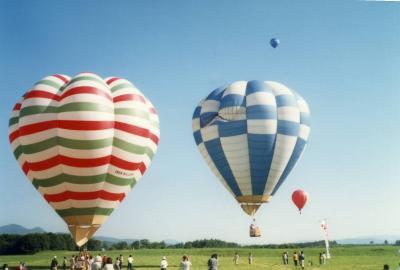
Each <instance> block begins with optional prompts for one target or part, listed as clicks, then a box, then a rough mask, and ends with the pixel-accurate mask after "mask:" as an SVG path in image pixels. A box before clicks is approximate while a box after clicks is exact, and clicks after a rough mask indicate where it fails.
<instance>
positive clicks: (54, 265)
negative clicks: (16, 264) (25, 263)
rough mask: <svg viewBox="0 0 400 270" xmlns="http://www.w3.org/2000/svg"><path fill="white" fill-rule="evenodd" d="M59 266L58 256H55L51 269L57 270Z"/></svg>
mask: <svg viewBox="0 0 400 270" xmlns="http://www.w3.org/2000/svg"><path fill="white" fill-rule="evenodd" d="M57 266H58V261H57V256H54V257H53V259H52V260H51V263H50V269H51V270H57ZM20 268H22V263H20Z"/></svg>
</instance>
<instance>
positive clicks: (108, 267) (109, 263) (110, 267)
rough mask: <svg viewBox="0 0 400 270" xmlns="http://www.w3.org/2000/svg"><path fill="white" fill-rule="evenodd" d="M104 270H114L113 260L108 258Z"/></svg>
mask: <svg viewBox="0 0 400 270" xmlns="http://www.w3.org/2000/svg"><path fill="white" fill-rule="evenodd" d="M103 270H114V266H113V263H112V259H111V258H110V257H108V258H107V260H106V263H105V264H104V266H103Z"/></svg>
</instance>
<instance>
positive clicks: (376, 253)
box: [0, 246, 400, 270]
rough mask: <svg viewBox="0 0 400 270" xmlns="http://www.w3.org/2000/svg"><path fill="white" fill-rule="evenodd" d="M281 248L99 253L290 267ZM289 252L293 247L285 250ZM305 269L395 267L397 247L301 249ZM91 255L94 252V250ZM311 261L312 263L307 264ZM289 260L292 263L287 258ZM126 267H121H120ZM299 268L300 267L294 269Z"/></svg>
mask: <svg viewBox="0 0 400 270" xmlns="http://www.w3.org/2000/svg"><path fill="white" fill-rule="evenodd" d="M236 251H237V252H238V253H239V255H240V263H239V265H238V266H235V265H233V261H232V260H233V255H234V253H235V252H236ZM283 251H284V250H283V249H245V248H241V249H186V250H184V249H158V250H135V251H129V250H125V251H106V252H102V255H107V256H111V257H112V258H113V259H115V257H117V256H118V255H119V254H123V255H124V264H125V265H126V259H127V258H128V255H129V254H132V255H133V257H134V259H135V264H134V265H135V269H153V270H154V269H159V263H160V260H161V257H162V256H167V260H168V263H169V264H170V267H169V269H178V268H179V267H178V266H179V263H180V259H181V257H182V255H184V254H186V255H188V256H189V257H190V260H191V262H192V264H193V266H192V270H200V269H207V266H206V264H207V260H208V258H209V256H210V254H212V253H218V256H219V264H220V267H219V269H220V270H228V269H237V270H239V269H240V270H250V269H251V270H258V269H271V270H283V269H285V270H292V269H295V268H294V267H293V264H291V265H289V266H284V265H282V260H281V254H282V252H283ZM288 251H289V254H290V255H291V254H292V252H293V250H288ZM303 251H304V253H305V255H306V269H310V270H312V269H321V270H322V269H325V270H357V269H360V270H381V269H382V268H383V265H384V264H389V265H390V269H397V267H398V264H399V262H400V256H399V254H398V248H397V247H392V246H355V247H336V248H332V249H331V253H332V259H330V260H328V263H327V264H326V265H323V266H319V265H318V254H319V252H320V251H323V249H322V248H305V249H303ZM249 252H252V253H253V259H254V263H253V265H248V264H247V255H248V253H249ZM72 254H75V253H74V252H70V251H57V252H53V251H46V252H40V253H38V254H35V255H24V256H21V255H14V256H0V265H3V264H4V263H8V264H9V266H10V268H11V269H15V268H14V266H17V265H18V262H19V261H24V262H26V264H27V265H28V269H49V265H50V260H51V258H52V256H54V255H57V258H58V259H59V262H60V261H62V258H63V257H64V256H66V257H67V258H68V259H69V258H70V257H71V255H72ZM93 254H94V255H96V254H97V253H96V252H94V253H93ZM310 260H312V261H313V263H314V265H313V266H310V265H309V261H310ZM290 263H292V262H291V261H290ZM125 269H126V268H125V267H124V270H125ZM297 269H300V268H297Z"/></svg>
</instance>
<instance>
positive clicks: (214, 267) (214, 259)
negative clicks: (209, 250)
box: [207, 253, 218, 270]
mask: <svg viewBox="0 0 400 270" xmlns="http://www.w3.org/2000/svg"><path fill="white" fill-rule="evenodd" d="M207 265H208V270H218V255H217V254H216V253H214V254H213V255H211V258H210V259H209V260H208V262H207Z"/></svg>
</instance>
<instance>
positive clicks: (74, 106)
mask: <svg viewBox="0 0 400 270" xmlns="http://www.w3.org/2000/svg"><path fill="white" fill-rule="evenodd" d="M75 111H91V112H92V111H93V112H108V113H114V109H113V108H112V107H109V106H107V105H104V104H98V103H92V102H73V103H67V104H65V105H62V106H60V107H56V106H29V107H25V108H23V109H21V111H20V117H22V116H27V115H33V114H40V113H61V112H75Z"/></svg>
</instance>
